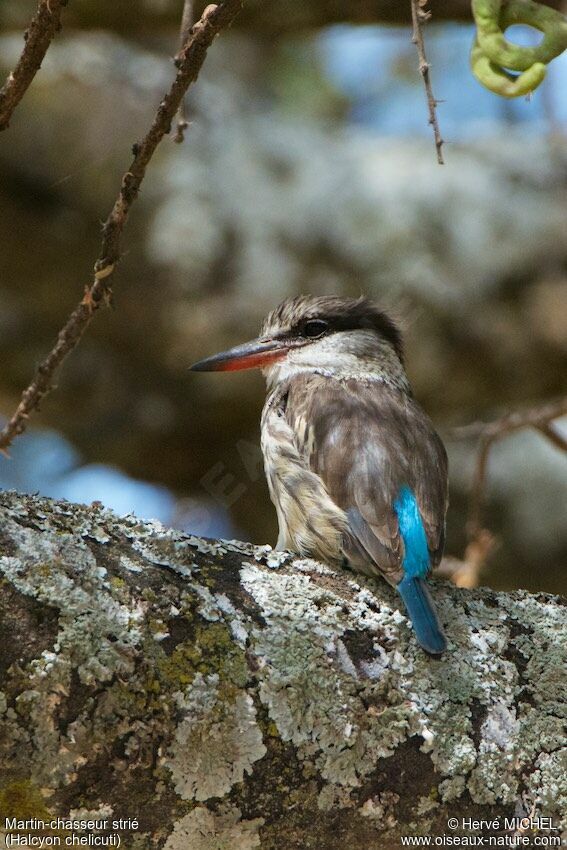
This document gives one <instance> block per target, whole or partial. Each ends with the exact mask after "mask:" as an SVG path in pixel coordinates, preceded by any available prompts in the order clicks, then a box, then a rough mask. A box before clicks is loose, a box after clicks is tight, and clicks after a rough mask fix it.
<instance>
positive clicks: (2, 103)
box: [0, 0, 68, 131]
mask: <svg viewBox="0 0 567 850" xmlns="http://www.w3.org/2000/svg"><path fill="white" fill-rule="evenodd" d="M67 2H68V0H39V5H38V7H37V11H36V13H35V15H34V16H33V18H32V19H31V21H30V25H29V27H28V28H27V30H26V32H25V34H24V41H25V45H24V49H23V51H22V55H21V56H20V58H19V60H18V64H17V65H16V67H15V68H14V70H13V71H12V73H11V74H9V75H8V79H7V80H6V82H5V83H4V85H3V86H2V88H1V89H0V131H1V130H6V129H7V128H8V126H9V125H10V119H11V117H12V113H13V111H14V109H15V108H16V106H17V105H18V103H19V102H20V100H21V99H22V98H23V96H24V95H25V93H26V91H27V90H28V87H29V85H30V83H31V81H32V80H33V78H34V77H35V75H36V74H37V72H38V71H39V69H40V68H41V63H42V62H43V58H44V56H45V54H46V53H47V48H48V47H49V45H50V44H51V42H52V40H53V37H54V36H55V33H57V32H59V30H60V29H61V12H62V10H63V7H64V6H66V5H67Z"/></svg>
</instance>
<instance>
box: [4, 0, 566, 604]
mask: <svg viewBox="0 0 567 850" xmlns="http://www.w3.org/2000/svg"><path fill="white" fill-rule="evenodd" d="M342 5H343V6H344V8H342V6H341V3H340V2H339V3H337V2H333V3H331V2H329V0H317V2H316V3H313V4H307V5H306V6H305V8H300V7H302V4H298V7H297V9H295V11H294V12H293V14H292V13H291V12H290V11H289V9H288V8H287V7H286V5H285V4H282V3H281V2H279V3H278V2H275V3H272V4H260V3H259V2H254V0H251V2H250V3H249V4H248V6H247V9H246V12H245V14H243V15H242V17H241V19H240V21H239V22H238V24H237V25H236V26H235V27H234V28H233V29H232V30H231V32H230V33H224V34H223V35H222V37H221V38H219V39H218V40H217V41H216V42H215V44H214V45H213V48H212V49H211V50H210V51H209V54H208V57H207V60H206V62H205V66H204V69H203V72H202V74H201V76H200V78H199V81H198V83H197V85H196V86H195V87H194V88H193V89H192V90H191V93H190V96H189V98H188V111H189V116H190V121H191V124H190V127H189V129H188V131H187V134H186V140H185V143H184V144H182V145H176V144H174V143H173V141H172V140H171V139H165V140H164V142H163V144H162V146H161V147H160V149H159V150H158V153H157V155H156V157H155V159H154V161H153V162H152V164H151V166H150V168H149V170H148V174H147V177H146V180H145V182H144V185H143V189H142V193H141V197H140V199H139V201H138V202H137V204H136V205H135V207H134V208H133V212H132V215H131V219H130V222H129V224H128V227H127V230H126V233H125V238H124V242H123V245H124V249H125V253H124V256H123V259H122V261H121V263H120V266H119V269H118V271H117V273H116V275H115V277H114V283H113V289H114V293H115V296H114V308H113V309H112V310H105V311H101V313H100V314H99V315H98V316H97V318H96V319H95V321H94V323H93V325H91V327H90V328H89V330H88V332H87V334H86V336H85V338H84V339H83V341H82V342H81V344H80V346H79V347H78V349H77V350H76V351H75V352H74V353H73V354H72V355H71V356H70V358H69V359H68V361H67V363H66V365H65V366H64V369H63V371H62V373H61V375H60V377H59V381H58V387H57V390H56V391H55V392H54V393H53V394H52V395H51V396H50V397H49V398H48V399H47V400H46V401H45V402H44V403H43V406H42V410H41V412H40V413H39V414H37V415H36V416H35V417H34V418H33V422H32V427H30V429H29V431H28V432H27V433H26V435H25V436H23V437H20V438H19V439H18V440H17V441H16V442H15V444H14V446H13V449H12V451H11V459H10V460H8V459H5V458H2V457H0V486H1V487H4V488H16V489H18V490H20V491H26V492H36V491H38V492H40V493H42V494H46V495H50V496H56V497H63V498H66V499H70V500H73V501H78V502H86V503H89V502H91V501H93V500H97V501H100V502H102V503H103V504H105V505H107V506H109V507H111V508H113V509H115V510H117V511H118V512H119V513H127V512H135V513H136V514H138V515H139V516H141V517H148V518H149V517H156V518H159V519H160V520H162V521H163V522H164V523H166V524H169V525H172V526H174V527H177V528H181V529H185V530H187V531H191V532H194V533H198V534H204V535H207V536H212V537H219V536H220V537H228V538H230V537H237V538H240V539H244V540H252V541H254V542H257V543H265V542H270V543H272V544H273V543H274V542H275V539H276V536H277V531H276V518H275V513H274V510H273V508H272V505H271V503H270V501H269V498H268V493H267V488H266V485H265V482H264V477H263V472H262V467H261V458H260V452H259V417H260V409H261V405H262V403H263V398H264V385H263V380H262V377H261V375H260V374H259V373H240V374H232V375H230V374H228V375H200V374H190V373H189V372H188V371H187V369H188V366H189V365H190V364H191V363H192V362H193V361H195V360H197V359H200V358H201V357H204V356H206V355H208V354H211V353H213V352H215V351H217V350H221V349H223V348H225V347H228V346H230V345H233V344H235V343H237V342H239V341H243V340H246V339H249V338H251V337H253V336H255V335H256V333H257V331H258V328H259V325H260V322H261V320H262V317H263V316H264V314H265V313H267V312H268V311H269V310H270V309H271V308H272V307H273V306H275V304H276V303H277V302H278V301H280V300H281V299H282V298H284V297H286V296H288V295H292V294H295V293H300V292H311V293H343V294H349V295H358V294H360V293H367V294H369V295H371V296H373V297H375V298H376V299H377V300H379V301H380V302H381V303H382V304H383V305H384V306H385V307H386V308H390V309H392V310H394V312H395V314H396V315H397V316H398V317H399V318H400V319H401V322H402V325H403V327H404V329H405V335H406V340H407V365H408V371H409V374H410V378H411V380H412V382H413V385H414V389H415V394H416V396H417V398H418V399H419V401H420V402H421V403H422V404H423V406H424V407H425V408H426V410H427V411H428V412H429V413H430V415H431V416H432V418H433V420H434V421H435V423H436V426H437V427H438V429H439V431H440V432H441V433H442V435H443V436H444V438H445V441H446V444H447V447H448V450H449V455H450V462H451V507H450V512H449V527H448V546H447V552H448V553H449V554H451V555H456V556H460V555H462V552H463V549H464V546H465V543H466V539H465V533H464V526H465V520H466V511H467V505H468V498H469V494H470V487H471V475H472V470H473V467H474V461H475V457H476V454H475V441H474V440H458V439H456V438H455V437H454V436H453V429H454V428H455V427H456V426H459V425H464V424H467V423H470V422H472V421H475V420H478V419H490V418H492V417H494V416H496V415H499V414H501V413H503V412H506V411H508V410H511V409H516V408H520V407H524V406H529V405H531V404H535V403H537V402H541V401H545V400H547V399H549V398H553V397H556V396H559V395H561V394H564V393H565V384H566V382H565V377H566V375H567V237H566V233H567V137H566V133H567V54H566V55H563V57H560V58H559V59H557V60H555V61H554V62H553V63H552V65H551V67H550V71H549V75H548V79H547V80H546V81H545V83H544V84H543V85H542V87H541V88H540V90H538V91H537V92H536V93H535V94H534V96H533V97H532V98H531V99H530V100H529V101H526V100H523V99H522V100H519V101H514V102H509V101H504V100H502V99H500V98H498V97H496V96H495V95H492V94H490V93H489V92H487V91H485V90H483V89H482V88H481V87H480V86H479V84H478V83H477V82H476V81H475V79H474V78H473V77H472V75H471V74H470V72H469V68H468V52H469V48H470V43H471V40H472V26H471V24H470V23H469V22H467V21H466V20H462V21H460V20H459V16H461V15H463V16H466V11H467V8H468V5H467V3H465V2H459V0H442V2H439V3H436V4H435V9H434V11H435V14H436V19H437V23H434V24H433V23H432V24H431V25H429V26H428V28H427V30H426V47H427V50H428V54H429V59H430V61H431V63H432V77H433V85H434V91H435V95H436V97H437V98H438V99H439V100H441V101H442V103H441V104H440V106H439V121H440V124H441V129H442V133H443V135H444V138H445V140H446V145H445V159H446V165H445V166H443V167H440V166H438V165H437V163H436V158H435V150H434V145H433V141H432V137H431V131H430V128H429V127H428V125H427V111H426V104H425V96H424V92H423V88H422V84H421V80H420V78H419V75H418V73H417V58H416V54H415V48H414V46H413V45H412V44H411V30H410V26H409V21H408V20H406V19H405V17H404V16H403V15H402V13H404V15H405V12H406V11H407V10H405V9H403V10H402V9H401V6H404V5H405V4H392V3H389V2H383V3H378V4H369V3H366V2H365V0H359V2H357V3H354V4H342ZM437 7H439V8H437ZM34 8H35V2H32V0H0V65H1V69H2V71H3V73H6V72H7V71H8V70H9V69H10V68H11V67H12V66H13V65H14V63H15V61H16V59H17V57H18V55H19V53H20V51H21V47H22V33H23V30H24V28H25V25H26V23H27V21H28V19H29V17H30V16H31V14H32V13H33V10H34ZM376 8H377V9H378V15H380V14H381V17H376V14H377V12H376ZM408 9H409V4H408ZM181 10H182V2H181V0H144V2H140V3H137V4H136V9H135V11H132V8H131V4H120V3H116V2H111V0H73V2H72V3H71V4H70V6H69V8H68V10H66V11H65V13H64V16H63V17H64V29H63V32H62V33H61V34H60V35H59V36H58V37H57V39H56V40H55V42H54V43H53V44H52V46H51V48H50V50H49V52H48V55H47V58H46V60H45V62H44V65H43V68H42V70H41V72H40V73H39V74H38V76H37V77H36V79H35V80H34V83H33V85H32V87H31V89H30V90H29V91H28V94H27V95H26V97H25V98H24V100H23V101H22V103H21V105H20V106H19V108H18V109H17V111H16V112H15V114H14V117H13V119H12V122H11V126H10V129H9V130H8V131H7V132H4V133H2V134H0V244H1V249H0V358H1V363H2V369H1V371H0V417H2V416H3V417H6V416H8V415H10V414H11V413H12V411H13V408H14V407H15V405H16V403H17V400H18V398H19V395H20V393H21V390H22V389H23V388H24V387H25V386H26V385H27V383H28V381H29V379H30V377H31V374H32V372H33V369H34V366H35V364H36V363H37V362H38V361H39V360H40V358H42V357H43V356H44V355H45V354H46V353H47V351H48V350H49V349H50V347H51V345H52V343H53V340H54V337H55V335H56V334H57V332H58V330H59V328H60V326H61V325H62V324H63V322H64V320H65V318H66V317H67V314H68V313H69V312H70V311H71V309H73V307H74V306H75V304H76V303H77V301H78V300H79V299H80V297H81V296H82V293H83V289H84V286H85V284H87V283H88V282H89V281H90V275H91V270H92V265H93V261H94V259H95V258H96V256H97V254H98V250H99V244H100V226H101V222H102V221H103V220H104V219H105V218H106V216H107V214H108V212H109V209H110V207H111V205H112V203H113V201H114V198H115V195H116V193H117V189H118V187H119V184H120V179H121V175H122V173H123V172H124V171H125V170H126V169H127V166H128V164H129V162H130V157H131V153H130V150H131V146H132V144H133V142H135V141H136V140H137V139H139V138H140V137H142V136H143V135H144V133H145V131H146V128H147V126H148V124H149V122H150V121H151V119H152V117H153V114H154V112H155V109H156V106H157V104H158V103H159V100H160V99H161V96H162V95H163V93H164V91H165V90H166V88H167V87H168V86H169V83H170V80H171V78H172V75H173V73H174V68H173V65H172V62H171V57H172V56H173V54H174V53H175V51H176V49H177V42H178V22H179V19H180V16H181ZM349 15H350V18H349V17H348V16H349ZM373 16H374V17H373ZM398 16H399V19H398ZM533 36H534V34H533V33H529V32H523V33H522V32H519V33H518V32H516V34H515V38H516V39H517V40H518V41H521V40H522V39H524V40H525V41H526V42H529V40H530V38H533ZM561 427H563V429H564V433H567V423H565V422H563V423H561ZM566 506H567V457H566V456H565V455H564V454H563V455H562V454H561V453H560V452H559V451H558V450H557V449H556V448H554V447H553V446H552V445H551V443H548V442H546V441H545V439H544V438H543V437H542V436H539V435H538V434H536V433H532V432H527V431H526V432H521V433H518V434H516V435H514V436H511V437H509V438H508V439H506V440H504V441H502V442H501V443H499V444H498V445H497V446H496V447H495V448H494V450H493V453H492V456H491V463H490V469H489V488H488V503H487V508H486V513H485V521H486V524H487V525H488V526H489V528H490V529H491V530H492V531H494V532H495V533H496V534H498V535H499V537H500V546H499V547H498V548H497V550H496V551H495V552H494V553H493V555H492V556H491V558H490V561H489V563H488V565H487V567H486V570H485V572H484V573H483V575H482V576H481V583H483V584H489V585H492V586H493V587H496V588H514V587H520V586H521V587H527V588H529V589H532V590H546V591H551V592H565V591H567V571H566V569H565V567H566V565H567V524H566V522H565V519H566V515H567V512H566Z"/></svg>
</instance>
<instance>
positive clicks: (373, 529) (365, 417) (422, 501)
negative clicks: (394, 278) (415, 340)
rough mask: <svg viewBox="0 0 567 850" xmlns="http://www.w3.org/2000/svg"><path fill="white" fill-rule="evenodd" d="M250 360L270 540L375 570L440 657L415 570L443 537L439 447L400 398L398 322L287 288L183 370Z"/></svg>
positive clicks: (429, 563)
mask: <svg viewBox="0 0 567 850" xmlns="http://www.w3.org/2000/svg"><path fill="white" fill-rule="evenodd" d="M252 368H260V369H261V370H262V372H263V374H264V376H265V378H266V382H267V387H268V392H267V397H266V402H265V405H264V409H263V412H262V419H261V445H262V453H263V457H264V466H265V472H266V478H267V481H268V487H269V491H270V497H271V499H272V502H273V503H274V505H275V508H276V513H277V518H278V525H279V537H278V541H277V548H278V549H286V550H289V551H292V552H296V553H299V554H300V555H302V556H304V557H311V558H315V559H317V560H321V561H324V562H327V563H330V564H332V565H338V566H343V567H347V568H350V569H351V570H353V571H354V572H359V573H363V574H365V575H369V576H373V577H374V576H377V575H379V576H382V577H383V578H384V579H385V580H386V581H387V582H388V583H389V584H390V585H392V586H393V587H395V588H396V589H397V590H398V592H399V593H400V595H401V597H402V600H403V602H404V605H405V608H406V610H407V613H408V615H409V618H410V620H411V622H412V624H413V629H414V632H415V637H416V639H417V641H418V643H419V644H420V645H421V647H422V648H423V649H424V650H425V651H426V652H427V653H428V654H430V655H432V656H439V655H441V654H442V653H443V651H444V650H445V648H446V638H445V635H444V632H443V628H442V626H441V623H440V621H439V618H438V615H437V613H436V610H435V606H434V604H433V600H432V598H431V594H430V591H429V589H428V586H427V584H426V578H427V576H428V574H429V573H430V571H431V569H432V568H433V567H435V566H436V565H437V564H438V563H439V561H440V560H441V556H442V553H443V546H444V542H445V515H446V511H447V504H448V499H447V453H446V451H445V447H444V446H443V443H442V441H441V438H440V437H439V435H438V434H437V433H436V431H435V429H434V427H433V425H432V423H431V421H430V419H429V417H428V416H427V415H426V414H425V412H424V411H423V409H422V408H421V407H420V405H419V404H418V403H417V402H416V400H415V399H414V397H413V395H412V391H411V388H410V384H409V381H408V378H407V375H406V371H405V368H404V355H403V345H402V335H401V332H400V329H399V327H398V325H397V324H396V322H395V321H394V320H393V319H392V318H391V317H390V316H389V315H388V314H387V313H385V312H384V311H383V310H382V309H380V308H379V306H378V305H377V304H375V303H374V302H373V301H371V300H370V299H368V298H366V297H360V298H346V297H338V296H327V295H325V296H310V295H300V296H295V297H292V298H288V299H286V300H285V301H283V302H282V303H281V304H280V305H279V306H278V307H276V308H275V310H273V311H272V312H271V313H270V314H269V315H268V316H267V318H266V319H265V320H264V323H263V325H262V329H261V332H260V336H259V337H258V338H257V339H255V340H253V341H251V342H247V343H244V344H243V345H238V346H236V347H234V348H231V349H230V350H228V351H223V352H222V353H220V354H216V355H213V356H212V357H207V358H206V359H204V360H200V361H199V362H198V363H195V364H194V365H193V366H192V367H191V369H192V370H193V371H196V372H232V371H236V370H240V369H252Z"/></svg>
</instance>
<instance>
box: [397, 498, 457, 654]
mask: <svg viewBox="0 0 567 850" xmlns="http://www.w3.org/2000/svg"><path fill="white" fill-rule="evenodd" d="M394 509H395V511H396V514H397V516H398V524H399V528H400V535H401V537H402V540H403V541H404V549H405V553H404V560H403V564H402V566H403V569H404V573H405V575H404V577H403V579H402V580H401V581H400V583H399V584H398V585H396V587H397V590H398V592H399V593H400V596H401V597H402V599H403V600H404V604H405V606H406V608H407V612H408V614H409V616H410V619H411V621H412V623H413V627H414V630H415V636H416V638H417V640H418V642H419V644H420V645H421V646H422V647H423V649H424V650H425V651H426V652H429V653H430V654H431V655H441V653H442V652H443V651H444V650H445V649H446V647H447V642H446V640H445V635H444V634H443V628H442V626H441V623H440V622H439V618H438V617H437V613H436V611H435V607H434V605H433V600H432V599H431V595H430V593H429V590H428V588H427V585H426V583H425V576H426V575H427V573H428V572H429V549H428V546H427V538H426V535H425V529H424V527H423V522H422V519H421V515H420V513H419V506H418V504H417V499H416V498H415V496H414V494H413V493H412V491H411V490H410V488H409V487H407V486H403V487H402V488H401V490H400V495H399V496H398V498H397V499H396V501H395V502H394Z"/></svg>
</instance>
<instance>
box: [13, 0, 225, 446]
mask: <svg viewBox="0 0 567 850" xmlns="http://www.w3.org/2000/svg"><path fill="white" fill-rule="evenodd" d="M51 2H53V0H51ZM241 7H242V0H223V2H221V3H219V5H218V6H214V5H211V6H207V8H206V9H205V11H204V12H203V14H202V16H201V19H200V20H199V21H198V22H197V23H196V24H195V25H194V27H193V28H192V31H191V38H190V40H189V41H188V42H187V44H186V45H185V47H184V48H183V49H182V50H181V51H180V53H179V54H178V55H177V56H176V58H175V64H176V67H177V69H178V70H177V75H176V77H175V80H174V82H173V83H172V85H171V88H170V90H169V91H168V93H167V94H166V96H165V97H164V99H163V100H162V102H161V103H160V105H159V107H158V110H157V112H156V114H155V117H154V119H153V122H152V124H151V127H150V129H149V130H148V133H147V135H146V136H145V137H144V139H143V140H142V141H141V142H140V143H137V144H135V145H134V146H133V153H134V159H133V160H132V162H131V163H130V168H129V169H128V171H127V172H126V174H125V175H124V176H123V178H122V186H121V188H120V192H119V194H118V197H117V199H116V201H115V203H114V206H113V208H112V210H111V212H110V215H109V216H108V218H107V220H106V222H105V223H104V226H103V229H102V246H101V251H100V254H99V257H98V259H97V261H96V263H95V265H94V280H93V282H92V283H91V284H90V286H87V287H86V288H85V294H84V297H83V299H82V301H81V302H80V304H78V306H77V307H76V308H75V310H74V311H73V312H72V313H71V315H70V316H69V318H68V319H67V322H66V323H65V325H64V327H63V328H62V330H61V331H60V332H59V336H58V337H57V341H56V343H55V345H54V347H53V349H52V350H51V351H50V353H49V354H48V355H47V357H46V358H45V360H43V362H42V363H40V365H39V366H38V367H37V369H36V373H35V375H34V378H33V380H32V382H31V383H30V385H29V386H28V387H27V389H26V390H25V391H24V393H23V394H22V398H21V400H20V403H19V405H18V408H17V410H16V412H15V413H14V415H13V416H12V418H11V419H10V420H9V422H8V423H7V425H6V426H5V428H4V429H3V430H2V431H1V432H0V451H4V452H5V450H6V449H7V448H8V446H9V445H10V443H11V442H12V440H13V439H14V437H16V436H17V435H18V434H21V433H22V432H23V431H25V429H26V426H27V423H28V419H29V416H30V414H31V413H32V411H34V410H35V409H37V407H38V405H39V403H40V401H41V400H42V398H43V397H44V396H45V395H47V393H48V392H49V391H50V390H51V389H52V382H53V378H54V376H55V373H56V371H57V370H58V368H59V367H60V366H61V364H62V363H63V361H64V360H65V358H66V357H67V355H68V354H69V353H70V352H71V351H72V350H73V349H74V348H75V346H76V345H77V343H78V342H79V340H80V339H81V337H82V336H83V334H84V332H85V330H86V328H87V326H88V325H89V324H90V322H91V320H92V318H93V316H94V314H95V312H96V311H97V310H98V308H99V307H101V306H102V305H104V304H107V303H108V302H109V301H110V298H111V295H112V292H111V289H110V277H111V275H112V273H113V272H114V270H115V268H116V264H117V262H118V260H119V259H120V243H121V238H122V232H123V230H124V226H125V225H126V222H127V220H128V216H129V214H130V209H131V206H132V204H133V203H134V201H135V200H136V198H137V196H138V192H139V190H140V185H141V183H142V180H143V179H144V175H145V173H146V168H147V166H148V163H149V162H150V160H151V158H152V156H153V154H154V152H155V150H156V148H157V146H158V145H159V143H160V142H161V140H162V139H163V137H164V136H165V135H166V133H169V131H170V129H171V123H172V121H173V119H174V118H175V115H176V113H177V110H178V109H179V105H180V103H181V100H182V98H183V96H184V94H185V92H186V91H187V89H188V87H189V86H190V85H191V83H193V82H195V80H196V79H197V76H198V74H199V71H200V70H201V66H202V64H203V62H204V61H205V57H206V55H207V50H208V48H209V47H210V46H211V44H212V42H213V39H214V38H215V36H216V35H217V34H218V33H219V32H220V31H221V30H222V29H224V28H225V27H228V26H229V25H230V24H231V23H232V22H233V20H234V19H235V17H236V15H237V14H238V12H239V11H240V9H241Z"/></svg>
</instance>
